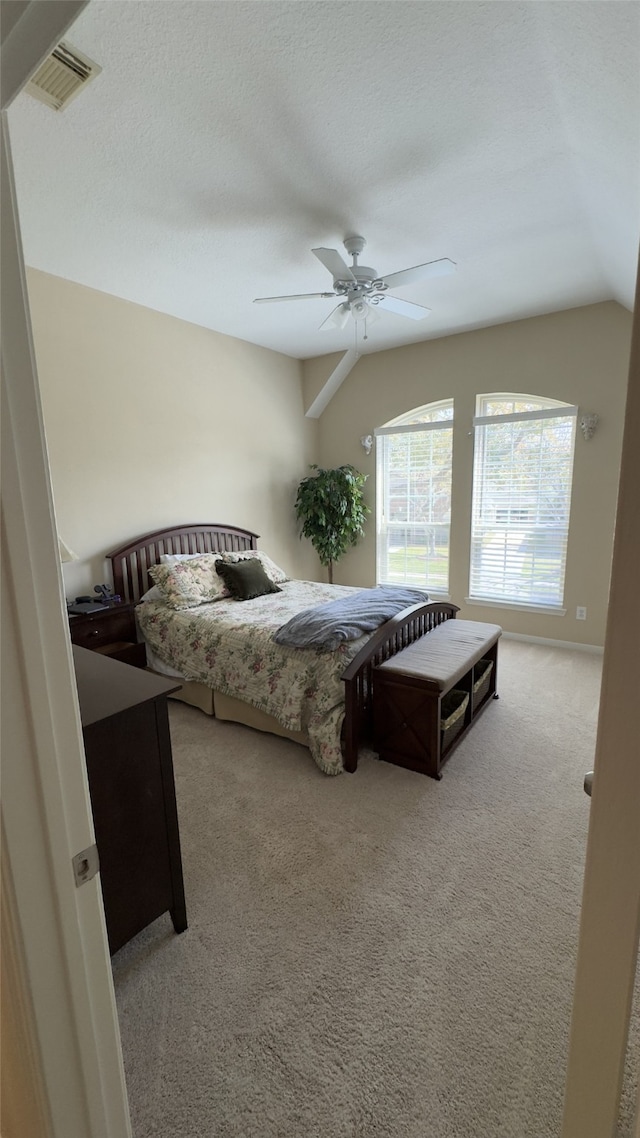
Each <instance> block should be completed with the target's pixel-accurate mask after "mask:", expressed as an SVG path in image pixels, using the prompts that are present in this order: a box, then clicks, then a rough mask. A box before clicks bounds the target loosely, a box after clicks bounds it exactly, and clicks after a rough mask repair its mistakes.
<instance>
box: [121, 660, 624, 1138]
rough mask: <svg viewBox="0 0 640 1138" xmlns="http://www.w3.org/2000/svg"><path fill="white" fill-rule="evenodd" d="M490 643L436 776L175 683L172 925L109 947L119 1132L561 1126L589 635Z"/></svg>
mask: <svg viewBox="0 0 640 1138" xmlns="http://www.w3.org/2000/svg"><path fill="white" fill-rule="evenodd" d="M500 651H501V660H500V670H499V684H498V687H499V691H500V695H501V698H500V700H499V701H497V702H495V703H494V704H492V705H491V706H489V707H488V709H487V710H486V711H485V712H484V714H483V715H482V716H481V718H480V719H479V720H478V722H477V724H476V725H475V727H474V728H473V730H472V731H471V733H470V734H469V735H468V736H467V738H466V740H465V741H464V742H463V743H462V744H461V745H460V747H459V748H458V750H457V751H456V752H455V754H454V756H453V757H452V759H451V761H450V763H449V765H448V766H447V768H446V769H445V774H444V778H443V780H442V782H440V783H436V782H434V781H433V780H431V779H428V778H425V777H424V776H421V775H418V774H414V773H412V772H409V771H405V770H402V769H400V768H398V767H394V766H391V765H388V764H385V763H381V762H378V761H377V760H375V759H374V758H373V757H372V756H365V758H364V759H363V761H362V763H361V766H360V768H359V770H358V772H357V773H356V774H355V775H353V776H349V775H342V776H340V777H339V778H327V777H326V776H324V775H322V774H321V773H320V771H319V770H318V769H317V768H316V767H315V766H314V764H313V762H312V761H311V759H310V758H309V756H308V754H307V752H306V751H305V750H304V749H302V748H301V747H299V746H297V745H296V744H294V743H289V742H286V741H284V740H281V739H276V738H274V737H271V736H265V735H260V734H258V733H256V732H253V731H251V730H250V729H249V728H243V727H238V726H235V725H233V724H229V723H217V722H215V721H211V720H208V719H207V718H206V717H205V716H204V715H203V714H202V713H201V712H199V711H197V710H196V709H194V708H189V707H186V706H184V705H180V704H173V705H172V706H171V726H172V738H173V747H174V765H175V773H176V785H177V794H178V809H179V814H180V823H181V835H182V848H183V865H184V876H185V886H186V894H187V911H188V916H189V929H188V931H187V932H186V933H184V934H183V935H182V936H176V935H175V934H174V933H173V931H172V927H171V922H170V920H169V918H168V916H167V917H163V918H161V919H159V920H158V921H156V922H155V923H154V924H153V925H152V926H150V928H149V929H147V930H145V931H144V932H143V933H141V934H140V935H139V936H138V937H137V938H136V939H135V940H134V941H133V942H131V943H130V944H129V945H127V946H125V948H123V949H122V950H121V951H120V952H119V953H118V954H117V955H116V957H115V958H114V975H115V983H116V992H117V999H118V1006H119V1014H120V1022H121V1028H122V1040H123V1047H124V1055H125V1065H126V1072H127V1080H128V1086H129V1096H130V1102H131V1111H132V1119H133V1125H134V1134H135V1138H151V1136H153V1138H476V1136H477V1138H555V1136H556V1135H557V1134H558V1132H559V1126H560V1119H561V1113H562V1096H563V1083H564V1068H565V1061H566V1051H567V1039H568V1028H569V1017H570V1010H571V992H572V983H573V974H574V964H575V952H576V941H577V930H578V915H579V909H580V890H581V882H582V874H583V861H584V852H585V841H586V832H587V823H588V814H589V799H588V798H587V797H586V796H585V794H584V793H583V790H582V781H583V776H584V774H585V772H586V771H587V770H589V769H591V768H592V765H593V750H594V740H595V722H596V709H597V702H598V692H599V681H600V666H601V658H600V657H599V656H595V655H589V654H586V653H580V652H570V651H566V650H562V649H547V648H544V647H540V646H537V645H536V646H532V645H527V644H522V643H516V642H514V641H504V640H503V642H502V645H501V650H500ZM634 1030H635V1029H634ZM633 1047H634V1050H633V1051H632V1060H633V1061H632V1062H631V1064H630V1068H631V1067H635V1071H636V1072H637V1070H638V1064H639V1063H640V1051H639V1050H638V1047H637V1032H636V1033H635V1034H634V1041H633ZM633 1093H634V1088H633V1086H632V1080H631V1079H630V1078H629V1079H628V1080H627V1084H626V1086H625V1097H624V1105H623V1118H622V1123H621V1130H620V1133H621V1135H624V1136H625V1138H626V1136H627V1135H630V1134H631V1127H632V1121H631V1120H632V1113H633Z"/></svg>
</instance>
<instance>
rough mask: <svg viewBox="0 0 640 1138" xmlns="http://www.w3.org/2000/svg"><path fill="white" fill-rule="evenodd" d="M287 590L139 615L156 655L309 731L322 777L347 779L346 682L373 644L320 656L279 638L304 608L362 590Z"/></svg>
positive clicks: (156, 606)
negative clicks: (343, 744) (343, 738)
mask: <svg viewBox="0 0 640 1138" xmlns="http://www.w3.org/2000/svg"><path fill="white" fill-rule="evenodd" d="M281 589H282V592H280V593H270V594H268V595H267V596H264V597H256V598H255V599H254V600H251V601H233V600H223V601H215V602H214V603H212V604H204V605H200V606H198V607H197V608H192V609H185V610H182V611H175V610H174V609H171V608H169V607H168V606H167V605H165V604H162V603H160V602H157V601H145V602H144V604H142V605H139V606H138V608H137V609H136V614H137V617H138V622H139V625H140V628H141V630H142V633H143V635H144V637H145V639H146V640H147V641H148V643H149V645H150V647H151V649H152V650H153V652H155V653H156V655H157V656H158V657H159V658H160V659H161V660H163V661H164V662H165V663H167V664H170V665H172V667H174V668H176V669H177V670H178V671H179V672H180V673H181V674H182V675H183V676H184V677H185V679H188V680H197V681H199V682H200V683H202V684H206V685H207V687H210V688H214V689H215V690H216V691H220V692H222V693H223V694H224V695H229V696H235V697H236V699H242V700H244V701H245V702H246V703H250V704H252V705H253V707H257V708H259V709H260V710H261V711H266V712H267V713H268V714H269V715H273V716H274V717H275V718H276V719H277V720H278V721H279V722H280V723H281V724H282V725H283V726H284V727H287V728H289V730H291V731H306V732H307V733H308V736H309V749H310V751H311V755H312V757H313V759H314V760H315V762H316V763H317V765H318V766H319V767H320V770H321V771H324V773H325V774H340V773H341V771H342V752H341V748H340V731H341V728H342V722H343V719H344V684H343V683H342V681H341V679H340V677H341V675H342V673H343V672H344V669H345V668H346V666H347V664H348V663H349V661H350V660H352V659H353V657H354V656H355V655H356V654H357V653H358V652H359V651H360V649H361V648H362V646H363V644H364V643H365V642H366V640H367V639H368V638H369V637H368V636H361V637H359V638H358V639H357V640H351V641H349V642H348V643H345V644H342V645H341V646H340V647H339V648H337V649H336V650H335V651H334V652H320V651H318V650H317V649H315V648H287V647H284V646H280V645H278V644H275V643H274V641H273V639H272V636H273V633H274V632H275V631H276V629H278V628H280V626H281V625H282V624H284V623H285V622H286V621H287V620H289V619H290V618H291V617H292V616H294V615H295V614H296V613H298V612H301V611H302V610H303V609H305V608H310V607H311V606H313V605H320V604H323V603H325V602H327V603H328V602H329V601H334V600H336V599H338V598H339V597H343V596H348V595H350V594H353V593H356V592H358V590H357V589H355V588H351V587H350V586H347V585H323V584H319V583H317V582H315V581H287V582H286V583H285V584H283V585H282V586H281Z"/></svg>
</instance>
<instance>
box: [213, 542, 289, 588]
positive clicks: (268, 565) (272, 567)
mask: <svg viewBox="0 0 640 1138" xmlns="http://www.w3.org/2000/svg"><path fill="white" fill-rule="evenodd" d="M248 557H255V558H256V559H257V560H258V561H260V562H261V564H262V568H263V569H264V571H265V573H266V574H267V577H268V578H269V580H270V581H273V584H274V585H281V584H282V582H283V581H288V580H289V577H287V574H286V573H285V571H284V569H281V568H280V566H279V565H276V563H275V561H272V560H271V558H270V557H267V554H266V553H263V552H262V550H261V549H245V550H244V551H243V552H242V553H223V554H222V560H223V561H226V563H227V565H234V564H236V563H237V562H238V561H246V560H247V558H248Z"/></svg>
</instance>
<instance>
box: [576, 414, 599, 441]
mask: <svg viewBox="0 0 640 1138" xmlns="http://www.w3.org/2000/svg"><path fill="white" fill-rule="evenodd" d="M597 425H598V416H597V415H581V416H580V430H581V431H582V433H583V435H584V437H585V439H590V438H592V437H593V433H594V431H595V429H596V427H597Z"/></svg>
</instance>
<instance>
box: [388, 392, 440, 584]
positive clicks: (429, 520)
mask: <svg viewBox="0 0 640 1138" xmlns="http://www.w3.org/2000/svg"><path fill="white" fill-rule="evenodd" d="M452 413H453V409H452V408H451V410H450V411H449V414H452ZM452 428H453V421H452V419H448V420H437V421H433V422H427V423H413V424H402V425H400V424H398V425H397V426H393V425H392V426H388V427H383V428H379V429H378V430H377V431H376V442H377V467H378V469H377V487H378V502H377V510H376V516H377V544H376V560H377V581H378V584H384V585H415V586H418V587H420V588H427V589H428V590H429V591H430V592H436V593H446V592H447V591H448V588H449V529H450V522H451V459H452V438H453V430H452Z"/></svg>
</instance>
